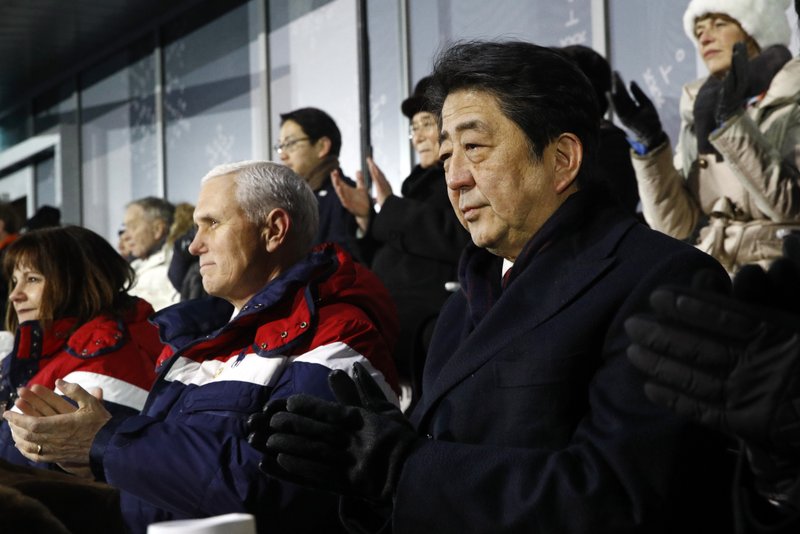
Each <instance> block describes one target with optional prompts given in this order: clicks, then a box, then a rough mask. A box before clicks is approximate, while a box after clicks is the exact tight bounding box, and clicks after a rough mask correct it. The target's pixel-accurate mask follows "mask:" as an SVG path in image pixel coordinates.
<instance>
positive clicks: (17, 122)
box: [0, 106, 31, 151]
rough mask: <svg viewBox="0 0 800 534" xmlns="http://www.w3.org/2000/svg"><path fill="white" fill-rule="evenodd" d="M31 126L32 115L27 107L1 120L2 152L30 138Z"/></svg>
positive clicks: (14, 111) (0, 148)
mask: <svg viewBox="0 0 800 534" xmlns="http://www.w3.org/2000/svg"><path fill="white" fill-rule="evenodd" d="M30 125H31V120H30V114H29V113H28V110H27V107H26V106H20V107H19V108H17V109H15V110H13V111H11V112H10V113H9V114H8V115H6V116H4V117H2V118H0V151H2V150H5V149H6V148H9V147H12V146H14V145H16V144H17V143H20V142H22V141H24V140H25V139H27V138H28V137H30V135H31V132H30Z"/></svg>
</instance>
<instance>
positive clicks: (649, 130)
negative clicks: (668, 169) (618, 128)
mask: <svg viewBox="0 0 800 534" xmlns="http://www.w3.org/2000/svg"><path fill="white" fill-rule="evenodd" d="M631 93H632V94H633V98H631V94H629V93H628V91H627V89H625V82H623V81H622V77H621V76H620V75H619V72H616V71H615V72H614V79H613V81H612V83H611V92H610V93H609V97H608V102H609V104H610V105H611V109H613V110H614V113H615V114H616V115H617V117H619V120H620V122H622V124H623V125H625V127H627V128H628V129H629V130H630V131H631V133H632V134H633V135H634V137H636V140H637V141H639V142H640V143H641V144H642V145H644V147H645V148H646V149H647V150H648V151H649V150H651V149H653V148H655V147H657V146H658V145H660V144H661V143H663V142H664V141H666V138H667V134H665V133H664V128H663V127H662V126H661V119H659V118H658V111H657V110H656V107H655V106H654V105H653V102H652V101H651V100H650V99H649V98H647V95H646V94H645V93H644V91H642V90H641V89H640V88H639V86H638V85H637V84H636V82H631ZM634 98H635V99H636V100H634Z"/></svg>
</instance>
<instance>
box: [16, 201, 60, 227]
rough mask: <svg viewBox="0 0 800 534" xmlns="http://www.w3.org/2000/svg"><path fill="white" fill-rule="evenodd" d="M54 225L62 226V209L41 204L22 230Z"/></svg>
mask: <svg viewBox="0 0 800 534" xmlns="http://www.w3.org/2000/svg"><path fill="white" fill-rule="evenodd" d="M53 226H61V210H60V209H58V208H54V207H53V206H47V205H45V206H41V207H40V208H39V209H38V210H36V213H34V214H33V215H32V216H31V217H30V218H29V219H28V220H27V221H25V224H23V225H22V232H30V231H31V230H39V229H41V228H50V227H53Z"/></svg>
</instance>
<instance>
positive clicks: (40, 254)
mask: <svg viewBox="0 0 800 534" xmlns="http://www.w3.org/2000/svg"><path fill="white" fill-rule="evenodd" d="M2 269H3V273H4V275H5V276H6V277H7V278H8V279H9V280H10V281H11V284H10V294H9V302H8V309H7V319H6V328H7V329H8V330H9V331H11V332H15V335H16V339H15V343H14V350H13V351H12V353H11V354H9V355H8V356H7V357H6V358H5V359H3V361H2V367H1V368H0V377H1V378H0V404H2V405H3V406H5V407H6V408H7V409H11V408H12V407H13V406H16V408H15V409H17V410H22V411H23V412H25V413H33V414H39V415H50V412H49V411H47V410H45V409H44V408H42V407H41V406H40V405H39V403H36V402H33V404H31V403H29V402H28V401H27V400H26V399H30V398H32V397H29V396H28V392H29V390H30V389H31V388H36V387H37V386H44V387H46V388H54V387H55V382H56V380H57V379H64V380H67V381H71V382H76V383H78V384H81V385H82V386H83V387H84V388H86V389H89V390H91V389H93V388H98V389H100V390H102V396H101V399H102V400H103V402H104V404H105V406H106V408H107V409H108V410H109V412H111V413H112V414H113V415H114V416H116V417H124V416H126V415H133V414H135V413H138V412H139V410H140V409H141V408H142V407H143V406H144V400H145V398H146V397H147V392H148V391H149V389H150V386H151V385H152V382H153V380H154V379H155V371H154V369H155V361H156V359H157V357H158V355H159V353H160V351H161V348H162V345H161V342H160V341H159V339H158V330H157V328H156V327H155V326H154V325H152V324H150V323H149V322H148V321H147V318H148V316H149V315H151V314H152V313H153V308H152V306H150V304H148V303H147V302H145V301H144V300H142V299H140V298H136V297H133V296H131V295H130V294H129V293H128V289H129V288H130V286H131V284H132V282H133V279H134V273H133V270H132V269H131V267H130V265H129V264H128V263H127V262H126V261H125V260H124V259H123V258H122V257H121V256H120V255H119V254H118V253H117V252H116V251H115V250H114V249H113V247H112V246H111V245H110V244H109V243H108V242H106V241H105V239H103V238H102V237H100V236H99V235H97V234H96V233H94V232H92V231H91V230H87V229H85V228H80V227H77V226H68V227H64V228H51V229H43V230H35V231H31V232H28V233H26V234H23V235H22V236H21V237H20V238H19V239H17V240H16V241H15V242H14V243H12V244H11V245H10V246H9V247H8V249H7V251H6V254H5V256H4V258H3V263H2ZM18 388H21V389H18ZM64 403H65V406H68V404H67V401H64ZM40 410H42V411H41V412H40ZM0 458H3V459H5V460H7V461H10V462H12V463H18V464H31V463H32V462H29V461H28V460H26V459H25V458H24V457H23V456H22V455H21V454H20V453H19V452H18V451H17V449H16V448H15V447H14V442H13V440H12V437H11V433H10V430H9V428H8V423H7V422H6V421H5V420H3V421H2V423H0Z"/></svg>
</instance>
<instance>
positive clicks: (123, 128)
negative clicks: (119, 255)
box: [81, 40, 161, 242]
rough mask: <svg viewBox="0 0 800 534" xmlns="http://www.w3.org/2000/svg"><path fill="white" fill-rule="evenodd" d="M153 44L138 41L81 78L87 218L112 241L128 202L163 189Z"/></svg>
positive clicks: (83, 169) (84, 186)
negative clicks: (160, 173) (159, 164)
mask: <svg viewBox="0 0 800 534" xmlns="http://www.w3.org/2000/svg"><path fill="white" fill-rule="evenodd" d="M152 50H153V47H152V43H151V42H150V41H149V40H148V41H146V42H145V41H143V42H140V43H138V44H136V45H134V46H131V47H129V48H128V49H127V50H125V51H123V52H121V53H119V54H117V55H115V56H113V57H112V58H111V59H109V60H108V61H106V62H104V63H103V64H101V65H99V66H98V67H95V68H93V69H91V70H90V71H88V72H86V74H85V75H84V76H83V77H82V81H81V118H82V120H83V123H82V125H81V135H82V144H81V147H82V174H83V187H82V195H83V224H84V226H86V227H87V228H91V229H92V230H94V231H96V232H97V233H99V234H100V235H103V236H105V237H106V238H107V239H109V240H110V241H111V242H116V241H115V239H116V232H117V229H118V228H119V226H120V225H121V224H122V216H123V212H124V209H123V207H124V206H125V204H127V203H128V202H130V201H131V200H134V199H136V198H140V197H144V196H148V195H159V194H160V193H161V184H160V176H159V169H158V138H157V136H156V123H155V95H154V88H155V60H154V56H153V52H152Z"/></svg>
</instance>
